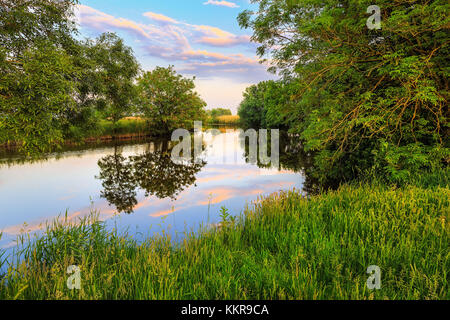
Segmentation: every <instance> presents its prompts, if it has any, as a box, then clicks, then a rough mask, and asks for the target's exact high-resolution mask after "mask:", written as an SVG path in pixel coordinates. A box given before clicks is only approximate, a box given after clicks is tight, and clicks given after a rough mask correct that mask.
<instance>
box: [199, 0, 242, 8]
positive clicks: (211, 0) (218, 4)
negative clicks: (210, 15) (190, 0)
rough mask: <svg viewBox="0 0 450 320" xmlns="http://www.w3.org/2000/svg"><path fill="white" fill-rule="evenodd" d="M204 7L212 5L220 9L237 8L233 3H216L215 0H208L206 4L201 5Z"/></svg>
mask: <svg viewBox="0 0 450 320" xmlns="http://www.w3.org/2000/svg"><path fill="white" fill-rule="evenodd" d="M203 4H204V5H209V4H211V5H214V6H221V7H228V8H239V6H238V5H237V4H236V3H234V2H230V1H223V0H222V1H217V0H208V1H206V2H204V3H203Z"/></svg>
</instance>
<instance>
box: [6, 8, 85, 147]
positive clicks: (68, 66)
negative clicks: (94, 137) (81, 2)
mask: <svg viewBox="0 0 450 320" xmlns="http://www.w3.org/2000/svg"><path fill="white" fill-rule="evenodd" d="M76 3H77V1H69V0H61V1H58V2H54V1H46V0H27V1H25V0H14V1H9V0H2V1H1V3H0V143H5V142H12V141H14V142H20V143H21V149H22V150H23V151H25V152H26V153H28V154H36V153H40V152H43V151H46V150H48V149H49V148H50V146H52V145H54V144H59V143H61V142H62V141H63V123H64V121H65V114H67V113H68V112H70V110H72V109H73V108H74V106H75V101H74V96H75V95H76V87H75V86H74V84H73V82H72V81H71V79H73V78H75V77H76V75H77V73H79V72H80V70H77V68H76V67H75V66H74V64H73V57H71V56H70V55H69V54H68V53H67V51H66V49H67V48H68V47H70V46H71V45H72V44H73V42H74V40H73V38H72V35H73V34H74V32H76V29H75V24H74V23H73V21H72V17H73V11H72V9H73V5H74V4H76Z"/></svg>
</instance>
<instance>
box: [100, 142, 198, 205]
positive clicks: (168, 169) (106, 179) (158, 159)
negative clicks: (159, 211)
mask: <svg viewBox="0 0 450 320" xmlns="http://www.w3.org/2000/svg"><path fill="white" fill-rule="evenodd" d="M116 151H117V149H116ZM171 153H172V146H171V145H170V143H169V142H167V141H162V142H156V143H155V142H151V143H149V144H148V145H147V150H146V151H145V152H144V153H143V154H140V155H134V156H130V157H128V158H125V157H124V156H122V155H121V154H120V152H115V153H114V155H109V156H106V157H103V158H102V159H101V160H100V161H99V162H98V165H99V167H100V175H99V176H98V177H97V178H98V179H100V180H102V186H103V188H104V190H103V191H102V192H101V196H102V197H103V198H105V199H106V200H107V201H108V202H109V204H110V205H114V206H115V207H116V208H117V211H118V212H125V213H132V212H133V211H134V207H135V206H136V204H137V192H138V190H143V191H145V195H146V196H156V197H158V198H160V199H163V198H171V199H175V198H176V196H177V195H178V194H179V193H180V192H181V191H183V190H184V189H186V188H187V187H189V186H191V185H193V184H195V181H196V177H195V175H196V174H197V173H198V172H199V171H200V170H201V169H202V168H203V167H204V166H205V165H206V162H205V161H195V159H194V158H193V157H192V159H191V160H190V161H185V162H184V163H174V162H173V161H172V159H171Z"/></svg>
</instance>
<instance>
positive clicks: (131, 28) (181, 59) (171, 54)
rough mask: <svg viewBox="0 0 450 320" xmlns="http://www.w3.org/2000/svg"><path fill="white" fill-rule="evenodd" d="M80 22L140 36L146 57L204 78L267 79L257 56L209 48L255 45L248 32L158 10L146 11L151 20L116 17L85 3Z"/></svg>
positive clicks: (141, 47)
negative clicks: (194, 21)
mask: <svg viewBox="0 0 450 320" xmlns="http://www.w3.org/2000/svg"><path fill="white" fill-rule="evenodd" d="M77 15H78V17H79V22H80V24H81V26H82V27H83V28H89V29H92V30H96V31H98V32H106V31H112V32H114V31H118V30H120V31H124V32H127V33H128V34H130V35H133V36H135V37H136V38H137V40H138V42H137V44H136V45H137V46H139V48H140V51H141V52H142V53H143V54H144V56H147V57H153V58H158V59H162V60H165V61H168V63H169V64H176V69H177V71H178V72H182V73H184V74H186V75H195V76H197V77H203V78H205V79H206V78H216V79H217V78H218V77H221V78H229V79H233V80H235V81H237V82H239V83H244V82H245V83H250V82H258V81H261V80H267V79H268V76H269V75H268V74H267V72H266V67H265V66H263V65H261V64H259V62H258V58H257V57H256V56H252V57H249V56H246V55H243V54H231V53H220V52H216V51H214V50H212V51H211V50H209V49H206V48H203V47H202V48H197V47H196V46H197V45H203V46H207V47H211V48H225V47H226V48H232V47H234V46H244V47H245V46H247V48H252V47H253V46H254V44H252V43H251V42H250V37H249V36H247V35H236V34H233V33H231V32H228V31H225V30H222V29H220V28H217V27H214V26H208V25H196V24H188V23H185V22H181V21H179V20H176V19H173V18H171V17H168V16H166V15H163V14H160V13H156V12H145V13H143V16H144V17H146V18H147V19H149V21H148V23H142V22H135V21H132V20H128V19H125V18H120V17H114V16H112V15H109V14H106V13H104V12H101V11H99V10H96V9H94V8H91V7H89V6H86V5H79V6H78V13H77Z"/></svg>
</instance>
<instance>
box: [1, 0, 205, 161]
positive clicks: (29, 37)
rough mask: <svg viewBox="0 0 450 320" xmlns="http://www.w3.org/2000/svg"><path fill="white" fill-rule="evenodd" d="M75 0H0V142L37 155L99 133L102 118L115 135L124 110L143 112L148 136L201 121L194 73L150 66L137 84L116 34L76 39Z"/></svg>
mask: <svg viewBox="0 0 450 320" xmlns="http://www.w3.org/2000/svg"><path fill="white" fill-rule="evenodd" d="M76 4H78V1H77V0H62V1H47V0H31V1H28V0H27V1H25V0H18V1H15V0H14V1H11V0H4V1H2V2H1V6H0V44H1V46H0V145H2V144H10V143H14V144H18V145H19V146H20V150H21V151H23V152H24V153H25V154H26V155H27V156H33V157H38V156H40V155H42V154H43V153H45V152H48V151H50V150H52V149H54V147H55V146H60V145H61V144H62V143H63V142H64V141H67V140H70V141H78V142H82V141H84V140H85V139H86V138H91V137H98V136H101V135H102V134H103V130H104V126H103V124H105V122H106V121H111V122H112V128H111V127H110V126H108V128H107V131H108V134H109V133H111V132H110V131H111V129H112V134H113V135H117V134H120V132H121V131H122V130H123V129H124V126H123V122H122V124H119V121H120V120H121V119H123V118H125V117H128V116H135V115H138V114H143V115H145V116H146V117H147V118H148V119H147V123H148V124H147V126H146V127H144V128H145V129H146V131H147V134H148V135H153V136H157V135H167V134H170V133H171V130H172V129H173V128H174V127H175V128H179V127H184V126H188V125H189V124H190V123H191V122H192V121H193V120H194V119H195V120H204V110H203V109H204V106H205V103H204V102H203V101H202V100H201V99H200V97H199V96H198V94H197V93H195V92H194V89H195V86H194V82H193V80H191V79H184V78H182V77H181V76H180V75H177V74H176V73H175V71H174V70H173V68H172V67H169V68H156V69H155V70H154V71H152V72H148V73H145V74H143V75H142V76H141V78H140V83H139V86H138V85H136V81H137V79H138V76H140V75H141V73H142V72H141V70H140V66H139V63H138V61H137V60H136V58H135V57H134V54H133V51H132V49H131V48H130V47H128V46H126V45H125V43H124V41H123V40H122V39H121V38H119V37H118V36H117V35H116V34H113V33H104V34H102V35H100V36H99V37H98V38H97V39H95V40H91V39H88V40H86V41H79V40H77V35H78V30H77V29H76V24H75V23H74V12H73V9H74V6H75V5H76ZM160 77H163V78H164V79H163V78H160ZM152 90H154V91H152ZM169 106H170V108H169ZM150 125H151V126H150ZM122 132H123V131H122Z"/></svg>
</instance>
